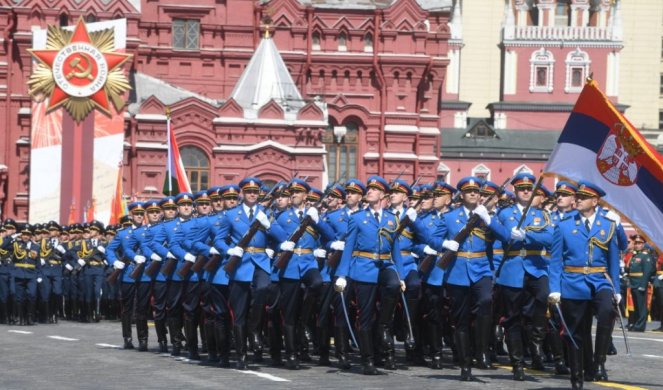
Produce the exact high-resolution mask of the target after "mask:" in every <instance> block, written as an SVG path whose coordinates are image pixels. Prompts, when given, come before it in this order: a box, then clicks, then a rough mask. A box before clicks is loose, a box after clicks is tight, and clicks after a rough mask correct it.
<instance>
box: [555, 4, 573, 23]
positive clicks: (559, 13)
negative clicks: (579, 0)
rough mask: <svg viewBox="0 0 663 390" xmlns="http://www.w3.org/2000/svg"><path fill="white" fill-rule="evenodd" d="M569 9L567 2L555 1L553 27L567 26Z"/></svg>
mask: <svg viewBox="0 0 663 390" xmlns="http://www.w3.org/2000/svg"><path fill="white" fill-rule="evenodd" d="M569 13H570V7H569V2H568V0H557V4H556V5H555V26H568V25H569V19H570V18H569Z"/></svg>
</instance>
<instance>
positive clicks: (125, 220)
mask: <svg viewBox="0 0 663 390" xmlns="http://www.w3.org/2000/svg"><path fill="white" fill-rule="evenodd" d="M133 223H134V219H133V218H131V215H123V216H122V217H120V225H122V226H123V227H127V226H131V225H133Z"/></svg>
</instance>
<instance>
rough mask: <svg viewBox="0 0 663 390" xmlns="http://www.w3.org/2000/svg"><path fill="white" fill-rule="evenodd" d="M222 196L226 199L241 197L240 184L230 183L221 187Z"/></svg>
mask: <svg viewBox="0 0 663 390" xmlns="http://www.w3.org/2000/svg"><path fill="white" fill-rule="evenodd" d="M221 197H222V198H224V199H232V198H239V186H238V185H236V184H228V185H227V186H223V187H222V189H221Z"/></svg>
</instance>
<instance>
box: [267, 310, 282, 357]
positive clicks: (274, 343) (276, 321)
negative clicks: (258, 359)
mask: <svg viewBox="0 0 663 390" xmlns="http://www.w3.org/2000/svg"><path fill="white" fill-rule="evenodd" d="M270 316H271V321H270V322H269V326H268V327H267V333H268V336H269V356H270V357H271V358H272V361H271V363H270V365H271V366H272V367H280V366H282V365H283V360H282V359H281V350H282V349H283V335H282V334H281V333H282V332H281V329H282V326H281V318H280V316H279V315H277V314H271V315H270Z"/></svg>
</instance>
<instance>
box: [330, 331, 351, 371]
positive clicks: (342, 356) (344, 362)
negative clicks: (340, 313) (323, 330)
mask: <svg viewBox="0 0 663 390" xmlns="http://www.w3.org/2000/svg"><path fill="white" fill-rule="evenodd" d="M347 340H348V332H347V329H346V328H345V326H337V327H335V328H334V347H335V349H336V358H337V359H338V368H340V369H341V370H349V369H350V367H351V364H350V356H348V350H347V348H346V346H347Z"/></svg>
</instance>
